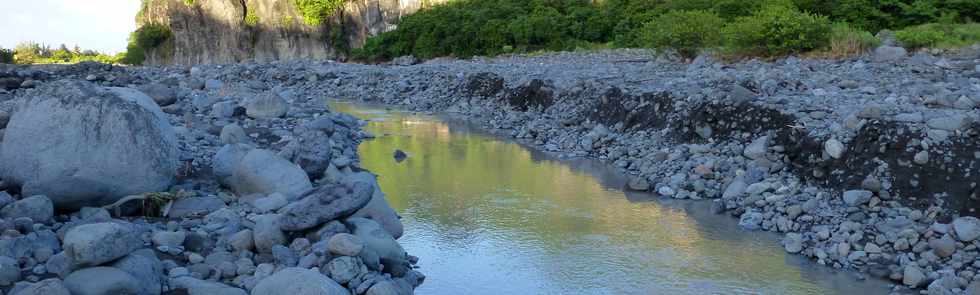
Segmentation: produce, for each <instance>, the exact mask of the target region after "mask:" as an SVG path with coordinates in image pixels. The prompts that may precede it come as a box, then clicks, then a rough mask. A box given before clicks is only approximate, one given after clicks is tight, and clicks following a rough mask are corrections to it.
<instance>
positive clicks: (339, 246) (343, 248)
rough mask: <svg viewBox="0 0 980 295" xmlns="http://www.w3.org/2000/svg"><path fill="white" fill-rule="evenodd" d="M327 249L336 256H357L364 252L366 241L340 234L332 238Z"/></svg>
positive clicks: (350, 235)
mask: <svg viewBox="0 0 980 295" xmlns="http://www.w3.org/2000/svg"><path fill="white" fill-rule="evenodd" d="M327 249H328V250H329V251H330V254H334V255H340V256H357V255H359V254H361V250H364V241H363V240H361V238H359V237H357V236H355V235H352V234H347V233H339V234H335V235H333V237H330V240H329V241H327Z"/></svg>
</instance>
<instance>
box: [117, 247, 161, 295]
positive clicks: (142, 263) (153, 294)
mask: <svg viewBox="0 0 980 295" xmlns="http://www.w3.org/2000/svg"><path fill="white" fill-rule="evenodd" d="M112 266H113V267H115V268H118V269H120V270H122V271H125V272H126V273H128V274H129V275H131V276H133V277H134V278H136V280H137V281H139V286H140V294H142V295H159V294H160V293H161V292H162V291H163V263H161V262H160V259H159V258H157V256H156V253H154V252H153V250H150V249H141V250H137V251H134V252H133V253H131V254H129V255H128V256H126V257H123V258H122V259H119V260H117V261H116V262H114V263H112Z"/></svg>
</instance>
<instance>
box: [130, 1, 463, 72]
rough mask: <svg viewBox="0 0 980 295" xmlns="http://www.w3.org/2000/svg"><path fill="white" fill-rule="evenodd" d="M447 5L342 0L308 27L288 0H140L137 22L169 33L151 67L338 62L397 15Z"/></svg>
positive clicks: (151, 59) (155, 51) (149, 57)
mask: <svg viewBox="0 0 980 295" xmlns="http://www.w3.org/2000/svg"><path fill="white" fill-rule="evenodd" d="M446 1H447V0H347V2H346V3H344V5H343V7H342V8H341V9H338V10H337V11H335V12H334V13H333V14H332V15H331V16H330V17H329V18H328V19H327V21H324V22H323V24H321V25H317V26H311V25H307V24H306V23H304V21H303V16H302V14H301V13H300V12H299V11H298V10H297V9H296V7H295V5H294V4H293V2H292V1H291V0H194V1H187V0H144V2H143V8H142V10H141V11H140V13H139V15H137V17H136V21H137V23H138V24H139V25H140V26H142V25H145V24H148V23H159V24H163V25H166V26H169V27H170V29H171V31H172V32H173V37H172V38H171V39H170V40H168V41H167V42H165V43H164V44H163V45H161V46H159V47H157V48H154V49H151V50H149V51H148V52H147V60H146V63H147V64H150V65H166V64H185V65H186V64H213V63H233V62H240V61H246V60H254V61H260V62H262V61H272V60H289V59H302V58H313V59H343V58H344V57H345V56H344V54H345V51H346V50H345V49H346V48H350V47H357V46H360V45H361V44H363V43H364V41H365V40H366V39H367V38H368V37H370V36H373V35H376V34H379V33H381V32H385V31H388V30H391V29H394V28H395V24H396V23H397V22H398V20H399V19H400V18H401V17H402V16H405V15H408V14H411V13H413V12H415V11H417V10H419V9H420V8H422V7H425V6H428V5H433V4H438V3H442V2H446Z"/></svg>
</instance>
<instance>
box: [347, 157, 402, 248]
mask: <svg viewBox="0 0 980 295" xmlns="http://www.w3.org/2000/svg"><path fill="white" fill-rule="evenodd" d="M347 180H348V181H351V182H355V183H356V182H362V183H367V184H370V185H371V187H372V188H373V190H374V192H373V193H372V194H371V201H369V202H368V203H367V205H365V206H364V208H361V209H360V210H357V212H354V214H352V215H351V216H352V217H363V218H368V219H371V220H374V221H375V222H377V223H379V224H381V227H383V228H384V229H385V230H386V231H388V234H391V236H392V237H394V238H395V239H397V238H400V237H401V236H402V234H403V233H404V232H405V229H404V226H403V225H402V220H401V218H400V217H398V213H396V212H395V209H392V208H391V205H389V204H388V200H387V199H385V194H384V193H383V192H381V187H380V186H378V180H377V179H376V178H375V176H374V174H371V173H368V172H363V171H362V172H358V173H354V174H352V175H351V176H349V177H348V178H347Z"/></svg>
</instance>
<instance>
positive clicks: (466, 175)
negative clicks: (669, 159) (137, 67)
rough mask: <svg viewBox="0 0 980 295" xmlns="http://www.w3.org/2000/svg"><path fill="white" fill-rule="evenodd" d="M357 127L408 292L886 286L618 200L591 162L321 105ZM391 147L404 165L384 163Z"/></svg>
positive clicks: (773, 242)
mask: <svg viewBox="0 0 980 295" xmlns="http://www.w3.org/2000/svg"><path fill="white" fill-rule="evenodd" d="M331 107H332V108H333V109H334V110H335V111H341V112H346V113H350V114H353V115H355V116H357V117H359V118H362V119H365V120H369V121H370V123H369V124H368V125H367V126H365V129H366V130H367V131H370V132H371V133H373V134H374V135H375V136H376V138H375V139H373V140H368V141H365V142H364V143H362V144H361V146H360V148H359V153H360V156H361V163H362V166H363V167H364V168H367V169H369V170H371V171H372V172H375V173H377V174H379V175H380V177H379V182H380V185H381V188H382V190H384V192H385V193H386V194H387V198H388V201H389V202H390V203H391V205H392V207H394V208H395V210H397V211H398V212H399V213H400V214H401V215H402V217H403V219H402V221H403V222H404V224H405V235H404V236H403V237H402V238H401V239H400V240H399V242H400V243H401V244H402V245H403V246H404V247H405V248H406V250H407V251H408V252H409V253H411V254H413V255H416V256H419V257H420V258H421V261H420V263H419V265H420V266H421V269H420V271H422V272H423V273H425V274H426V275H427V278H426V281H425V283H424V284H423V285H422V286H420V287H419V288H418V289H416V294H453V295H455V294H469V295H474V294H868V295H870V294H887V293H888V291H889V290H890V289H889V288H888V286H887V283H886V282H882V281H877V280H857V279H856V276H855V274H853V273H849V272H842V271H835V270H833V269H831V268H829V267H824V266H820V265H817V264H816V263H813V262H811V261H808V260H807V259H805V258H803V257H802V256H795V255H788V254H786V253H785V252H784V251H783V250H782V247H781V246H780V243H779V236H778V235H776V234H772V233H765V232H749V231H745V230H742V229H740V228H739V227H738V226H737V223H738V221H737V220H736V219H734V218H732V217H730V216H727V215H714V214H711V213H710V212H709V211H708V205H709V202H706V201H701V202H698V201H677V200H670V199H661V198H657V197H654V196H650V195H646V194H640V193H632V192H624V191H623V190H622V188H623V186H624V183H625V182H626V179H625V178H624V177H623V176H622V175H621V174H620V173H618V172H616V170H615V169H613V168H611V167H609V166H606V165H604V164H601V163H598V162H597V161H592V160H585V159H578V160H565V159H563V160H559V159H556V158H555V157H553V156H550V155H549V154H546V153H542V152H538V151H535V150H533V149H529V148H527V147H525V146H522V145H520V144H518V143H516V142H513V141H510V140H506V139H501V138H499V137H495V136H492V135H488V134H486V133H485V132H481V131H480V130H478V129H477V128H475V127H474V126H472V125H470V124H467V123H465V122H460V121H458V120H453V119H448V118H446V117H443V116H430V115H420V114H415V113H410V112H403V111H398V110H392V109H387V108H385V107H382V106H374V105H363V104H351V103H343V102H331ZM396 149H401V150H403V151H405V152H406V153H407V154H408V155H409V156H408V158H407V159H405V160H404V161H401V162H397V161H395V160H394V158H393V156H392V155H393V152H394V151H395V150H396Z"/></svg>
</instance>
